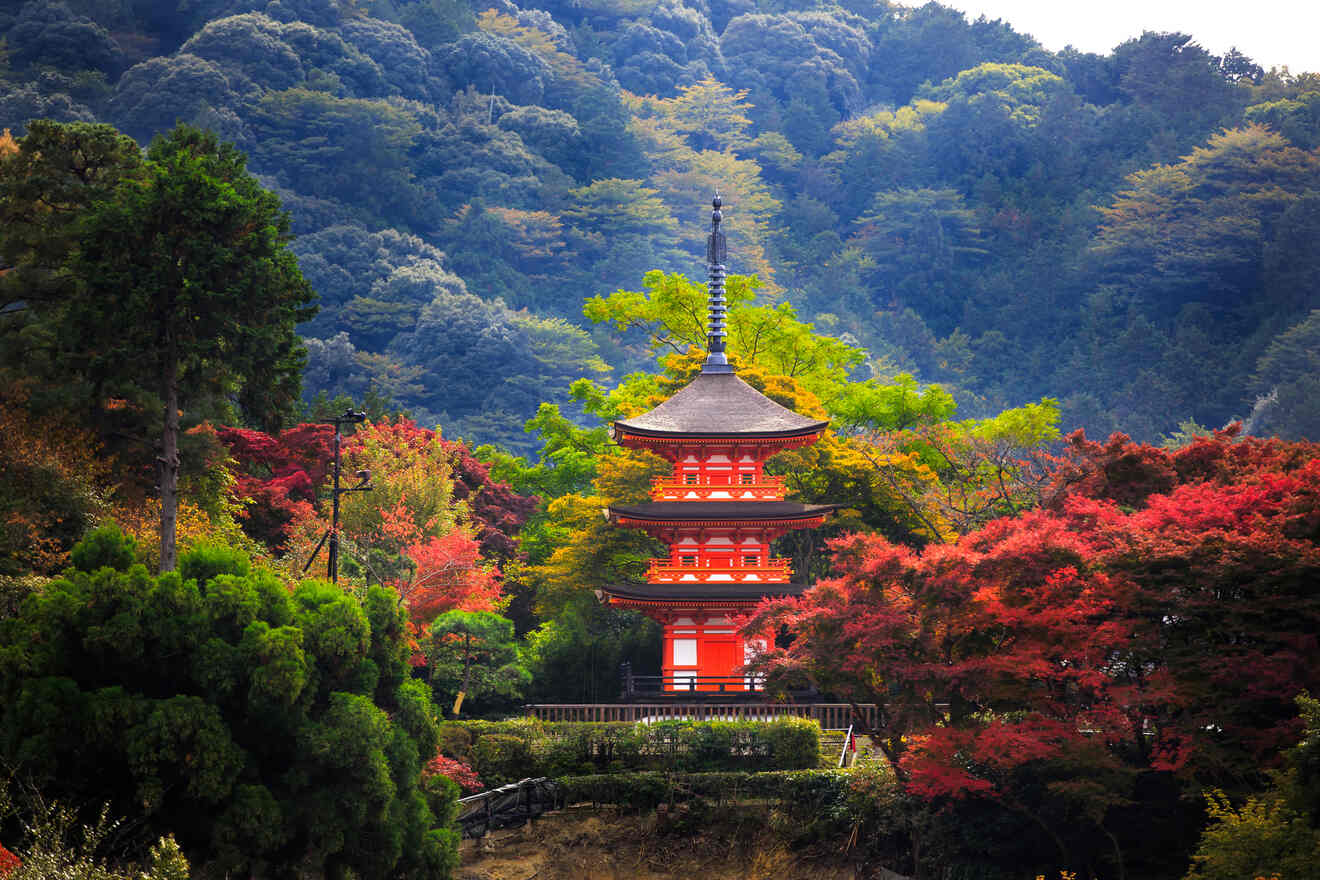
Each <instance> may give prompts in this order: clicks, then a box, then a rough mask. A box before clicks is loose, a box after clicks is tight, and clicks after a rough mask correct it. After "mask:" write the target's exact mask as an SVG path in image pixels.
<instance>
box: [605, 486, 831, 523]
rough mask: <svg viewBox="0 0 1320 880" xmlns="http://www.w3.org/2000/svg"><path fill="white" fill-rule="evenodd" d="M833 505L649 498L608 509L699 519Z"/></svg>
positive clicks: (640, 516) (784, 514) (787, 513)
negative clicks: (643, 502)
mask: <svg viewBox="0 0 1320 880" xmlns="http://www.w3.org/2000/svg"><path fill="white" fill-rule="evenodd" d="M734 488H736V487H734ZM837 508H838V505H837V504H803V503H801V502H799V501H652V502H649V503H646V504H633V505H630V506H628V507H611V508H610V509H609V510H610V516H611V517H612V518H618V517H627V518H628V519H636V520H646V521H651V522H683V521H698V522H701V521H707V520H721V521H727V520H759V521H767V520H795V519H810V518H814V517H818V516H823V515H824V514H827V513H831V512H833V511H834V510H836V509H837Z"/></svg>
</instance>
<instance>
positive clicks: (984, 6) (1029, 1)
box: [904, 0, 1320, 73]
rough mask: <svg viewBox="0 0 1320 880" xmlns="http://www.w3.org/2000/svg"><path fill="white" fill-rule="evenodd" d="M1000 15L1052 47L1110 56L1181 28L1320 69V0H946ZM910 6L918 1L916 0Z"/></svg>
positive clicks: (1204, 41) (1298, 67)
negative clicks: (1135, 40) (1147, 35)
mask: <svg viewBox="0 0 1320 880" xmlns="http://www.w3.org/2000/svg"><path fill="white" fill-rule="evenodd" d="M942 2H943V3H944V5H945V6H951V7H953V8H954V9H959V10H962V11H963V12H965V13H967V17H968V18H969V19H975V18H976V17H977V16H979V15H984V16H986V17H987V18H991V19H994V18H1002V19H1004V20H1005V21H1007V22H1008V23H1009V24H1011V25H1012V26H1013V29H1014V30H1016V31H1018V32H1019V33H1027V34H1030V35H1031V36H1033V37H1035V38H1036V39H1037V40H1039V41H1040V43H1041V44H1042V45H1043V46H1044V47H1045V48H1046V49H1050V50H1056V51H1057V50H1059V49H1062V48H1063V47H1064V46H1066V45H1069V44H1071V45H1072V46H1073V47H1074V48H1077V49H1080V50H1081V51H1083V52H1097V53H1099V54H1102V55H1104V54H1108V53H1109V51H1110V50H1111V49H1113V48H1114V47H1115V46H1117V45H1118V44H1119V43H1122V42H1123V41H1125V40H1128V39H1130V38H1132V37H1137V36H1140V35H1141V32H1142V31H1181V32H1182V33H1185V34H1191V35H1192V36H1193V37H1194V38H1195V39H1196V42H1197V43H1199V44H1200V45H1201V46H1202V47H1203V48H1205V49H1207V50H1208V51H1210V52H1211V53H1213V54H1215V55H1222V54H1224V53H1225V52H1226V51H1228V49H1229V47H1230V46H1236V47H1237V48H1238V49H1239V50H1240V51H1241V52H1243V53H1244V54H1246V55H1248V56H1250V57H1251V58H1252V60H1254V61H1255V62H1256V63H1257V64H1259V65H1260V66H1261V67H1264V68H1265V69H1266V70H1269V69H1270V68H1271V67H1283V66H1285V65H1286V66H1287V67H1288V69H1289V71H1291V72H1292V73H1304V72H1308V71H1311V72H1320V0H1250V2H1245V3H1244V2H1241V0H1238V2H1232V3H1230V2H1226V0H942ZM904 5H920V4H919V3H917V2H911V3H905V4H904Z"/></svg>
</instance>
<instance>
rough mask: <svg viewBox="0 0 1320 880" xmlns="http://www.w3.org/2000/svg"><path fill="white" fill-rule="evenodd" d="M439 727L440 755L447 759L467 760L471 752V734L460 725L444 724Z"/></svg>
mask: <svg viewBox="0 0 1320 880" xmlns="http://www.w3.org/2000/svg"><path fill="white" fill-rule="evenodd" d="M439 727H440V754H442V755H444V756H445V757H447V758H457V759H458V760H460V761H466V760H468V758H469V756H470V753H471V752H472V734H471V733H469V732H468V730H467V728H465V727H463V726H462V725H461V724H453V723H445V724H441V725H439Z"/></svg>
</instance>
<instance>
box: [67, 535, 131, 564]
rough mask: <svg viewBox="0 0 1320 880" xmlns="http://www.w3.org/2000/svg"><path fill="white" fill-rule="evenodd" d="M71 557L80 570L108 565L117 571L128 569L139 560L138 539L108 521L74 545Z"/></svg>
mask: <svg viewBox="0 0 1320 880" xmlns="http://www.w3.org/2000/svg"><path fill="white" fill-rule="evenodd" d="M70 558H71V559H72V560H73V567H74V568H76V569H78V570H79V571H97V570H98V569H101V568H104V567H107V566H108V567H110V568H113V569H114V570H115V571H128V569H129V566H131V565H132V564H133V563H134V562H136V561H137V541H136V540H134V538H133V537H132V536H131V535H125V534H124V533H123V532H122V531H120V528H119V526H118V525H116V524H115V523H107V524H106V525H103V526H98V527H97V528H95V529H92V530H91V531H90V532H88V533H87V535H86V536H85V537H84V538H83V539H82V540H81V541H79V542H78V543H77V544H76V545H74V548H73V552H72V553H71V554H70Z"/></svg>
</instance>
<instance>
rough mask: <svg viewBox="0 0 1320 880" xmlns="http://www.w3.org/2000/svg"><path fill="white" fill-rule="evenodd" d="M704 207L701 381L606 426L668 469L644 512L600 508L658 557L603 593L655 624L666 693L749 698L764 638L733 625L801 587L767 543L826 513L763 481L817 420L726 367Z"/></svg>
mask: <svg viewBox="0 0 1320 880" xmlns="http://www.w3.org/2000/svg"><path fill="white" fill-rule="evenodd" d="M713 205H714V208H715V210H714V212H713V213H712V214H711V234H710V236H709V238H708V239H707V245H706V259H707V262H708V263H709V266H710V286H709V290H710V326H709V331H708V333H707V356H706V360H705V362H704V364H703V365H702V368H701V373H700V374H698V376H697V377H696V378H695V379H693V380H692V381H691V382H690V383H689V384H688V385H687V386H686V387H684V388H683V389H682V390H681V391H679V392H678V393H677V394H675V395H674V396H673V397H671V398H669V399H668V400H666V401H665V402H664V403H662V404H660V405H659V406H657V407H656V408H655V409H653V410H651V411H650V412H647V413H645V414H643V415H640V416H635V417H633V418H630V419H621V420H619V421H617V422H615V423H614V439H615V440H616V441H617V442H618V443H619V445H621V446H626V447H628V448H631V449H647V450H649V451H651V452H654V453H655V454H657V455H659V456H661V457H662V458H665V459H668V460H669V461H670V462H672V463H673V465H674V470H673V473H672V475H670V476H666V477H662V478H660V479H658V480H656V482H655V485H654V486H653V488H652V490H651V498H652V501H651V502H650V503H648V504H639V505H635V506H631V507H611V508H610V509H609V511H608V515H609V518H610V520H611V522H614V523H616V524H618V525H620V526H625V527H631V528H639V529H644V530H645V531H646V533H647V534H649V535H651V536H652V537H655V538H658V539H659V540H661V541H663V542H665V543H666V544H668V545H669V556H668V557H667V558H664V559H653V560H651V565H650V568H649V570H648V571H647V578H646V583H644V584H631V585H626V586H616V587H610V588H608V589H606V590H604V591H602V593H603V598H604V600H605V601H606V602H608V603H609V604H611V605H615V606H617V607H621V608H633V609H636V610H638V611H640V612H642V613H643V614H646V615H647V616H648V617H651V618H653V619H654V620H657V621H659V622H660V623H661V624H662V625H663V626H664V647H663V655H662V661H661V665H662V670H663V675H662V678H661V689H662V690H665V691H693V690H697V691H724V692H729V691H754V690H758V689H759V683H758V681H757V680H756V679H755V678H754V677H751V676H743V675H739V674H736V673H737V670H738V669H739V668H740V667H742V666H743V664H744V663H745V662H746V661H747V660H749V659H750V658H751V657H752V656H753V655H754V654H756V653H757V652H758V651H760V650H764V648H765V647H766V645H767V644H768V643H769V641H770V638H771V635H770V634H766V635H764V636H762V637H759V638H744V637H743V636H741V635H740V634H739V633H738V631H737V629H736V627H735V626H734V624H733V618H734V617H736V616H737V615H739V614H742V613H745V612H746V611H748V610H749V609H751V608H753V607H754V606H755V605H756V604H757V603H758V602H760V601H761V600H762V599H763V598H766V597H772V596H791V595H797V594H799V593H801V592H802V591H803V590H804V589H806V587H805V585H803V584H794V583H793V582H792V576H793V572H792V568H791V566H790V560H788V559H776V558H773V557H771V556H770V543H771V542H772V541H774V540H775V539H776V538H778V537H780V536H781V535H783V534H784V533H786V532H787V531H788V530H790V529H810V528H815V527H817V526H819V525H821V524H822V523H824V521H825V517H826V516H827V515H828V514H829V513H830V511H832V510H833V509H834V508H833V505H821V504H801V503H799V502H796V501H786V500H784V483H783V480H782V478H779V477H773V476H767V475H766V474H765V472H764V466H765V462H766V459H768V458H769V457H770V456H772V455H774V454H775V453H776V452H782V451H784V450H786V449H794V448H797V447H800V446H807V445H810V444H811V443H814V442H816V440H817V439H819V437H820V435H821V432H822V431H824V430H825V426H826V425H827V424H828V422H823V421H817V420H815V419H811V418H807V417H805V416H801V415H798V414H797V413H795V412H793V411H792V410H790V409H786V408H784V407H782V406H780V405H779V404H777V403H775V402H774V401H773V400H771V399H770V398H768V397H766V396H765V395H763V394H761V393H760V392H759V391H757V390H756V389H755V388H752V387H751V386H750V385H748V384H747V383H746V382H744V381H743V380H742V379H739V378H738V376H737V375H735V374H734V372H733V368H732V367H731V366H730V365H729V363H728V359H727V357H726V356H725V346H724V338H725V323H724V317H725V305H726V304H725V299H724V275H725V267H724V262H725V259H726V248H725V239H724V233H723V232H721V231H720V221H721V220H722V219H723V218H722V215H721V212H720V207H721V201H720V198H719V196H718V195H717V196H716V197H715V200H714V202H713Z"/></svg>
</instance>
